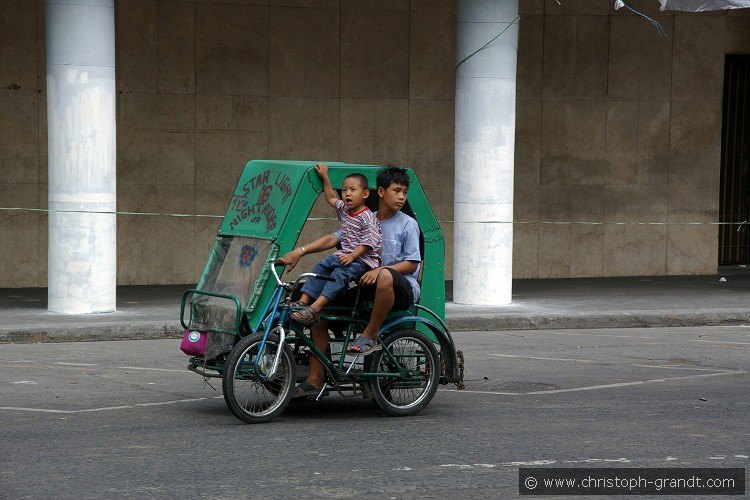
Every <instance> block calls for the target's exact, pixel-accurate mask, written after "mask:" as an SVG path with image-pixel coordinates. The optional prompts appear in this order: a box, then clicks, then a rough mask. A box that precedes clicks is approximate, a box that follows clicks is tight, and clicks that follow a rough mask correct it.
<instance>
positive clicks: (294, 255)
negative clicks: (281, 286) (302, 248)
mask: <svg viewBox="0 0 750 500" xmlns="http://www.w3.org/2000/svg"><path fill="white" fill-rule="evenodd" d="M300 257H302V254H301V253H300V252H298V251H297V250H296V249H294V250H292V251H291V252H287V253H285V254H284V256H283V257H281V258H280V259H277V261H278V262H281V263H282V264H284V265H285V266H286V267H285V268H284V272H287V273H288V272H290V271H291V270H292V269H294V267H295V266H296V265H297V264H298V263H299V259H300Z"/></svg>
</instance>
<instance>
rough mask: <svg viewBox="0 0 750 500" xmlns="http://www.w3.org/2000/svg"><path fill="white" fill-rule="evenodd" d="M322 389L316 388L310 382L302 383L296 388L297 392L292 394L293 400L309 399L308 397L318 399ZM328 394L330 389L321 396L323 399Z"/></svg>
mask: <svg viewBox="0 0 750 500" xmlns="http://www.w3.org/2000/svg"><path fill="white" fill-rule="evenodd" d="M321 389H322V387H320V388H318V387H315V386H314V385H312V384H311V383H310V382H302V383H301V384H299V385H298V386H297V387H296V388H295V391H294V392H293V393H292V399H294V398H304V397H307V396H316V397H317V396H318V394H320V390H321ZM328 392H329V391H328V388H326V389H325V390H324V391H323V394H320V396H321V397H323V396H328Z"/></svg>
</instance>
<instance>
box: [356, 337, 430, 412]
mask: <svg viewBox="0 0 750 500" xmlns="http://www.w3.org/2000/svg"><path fill="white" fill-rule="evenodd" d="M368 357H370V358H372V359H371V361H370V370H371V371H374V372H378V373H388V374H389V375H382V376H378V377H373V378H372V379H370V388H371V390H372V394H373V396H374V398H375V402H376V403H377V404H378V406H380V408H381V409H382V410H383V411H385V412H386V413H388V414H390V415H394V416H397V417H400V416H407V415H414V414H415V413H418V412H419V411H421V410H422V409H424V407H425V406H427V405H428V404H429V402H430V401H431V400H432V398H433V396H435V392H436V391H437V388H438V383H439V382H440V367H439V364H438V359H439V358H438V353H437V349H435V345H434V344H433V343H432V341H431V340H430V339H429V338H427V336H426V335H425V334H423V333H422V332H419V331H417V330H399V331H397V332H395V333H393V334H390V335H388V336H386V337H385V339H383V348H382V349H381V350H380V351H377V352H374V353H372V354H371V355H370V356H368Z"/></svg>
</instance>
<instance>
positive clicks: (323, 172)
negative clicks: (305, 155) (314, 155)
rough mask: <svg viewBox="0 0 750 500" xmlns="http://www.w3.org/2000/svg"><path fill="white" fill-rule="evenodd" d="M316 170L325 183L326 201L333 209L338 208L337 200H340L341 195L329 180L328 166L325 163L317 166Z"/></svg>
mask: <svg viewBox="0 0 750 500" xmlns="http://www.w3.org/2000/svg"><path fill="white" fill-rule="evenodd" d="M315 170H316V171H317V172H318V175H319V176H320V180H322V181H323V193H324V194H325V197H326V201H328V204H329V205H331V206H332V207H334V208H335V207H336V200H338V199H339V195H338V193H337V192H336V190H335V189H333V186H331V180H330V179H329V178H328V165H326V164H325V163H318V164H317V165H315Z"/></svg>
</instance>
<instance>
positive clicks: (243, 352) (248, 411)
mask: <svg viewBox="0 0 750 500" xmlns="http://www.w3.org/2000/svg"><path fill="white" fill-rule="evenodd" d="M262 340H263V334H261V333H254V334H252V335H248V336H246V337H244V338H243V339H242V340H240V341H239V342H237V344H236V345H235V346H234V349H232V352H231V353H229V357H228V358H227V362H226V364H225V365H224V366H225V369H224V374H223V376H222V383H221V387H222V392H223V393H224V401H225V402H226V404H227V406H228V407H229V409H230V410H231V412H232V413H233V414H234V416H235V417H237V418H239V419H240V420H242V421H243V422H247V423H249V424H255V423H260V422H265V421H267V420H270V419H272V418H274V417H276V416H277V415H278V414H279V413H281V412H282V411H284V408H286V405H287V404H289V400H290V399H291V395H292V389H293V388H294V381H295V375H294V372H295V363H294V355H293V354H292V351H291V349H290V348H289V346H288V345H286V344H285V345H284V347H283V348H282V350H281V358H280V360H279V366H278V368H277V370H276V373H275V374H274V375H273V376H272V377H268V376H264V374H268V373H269V372H270V370H271V367H272V366H273V363H274V359H275V358H276V353H277V352H278V348H279V336H278V335H275V334H272V335H269V336H268V340H266V345H265V348H264V349H263V355H262V356H261V357H260V358H259V357H258V350H259V348H260V344H261V341H262Z"/></svg>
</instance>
